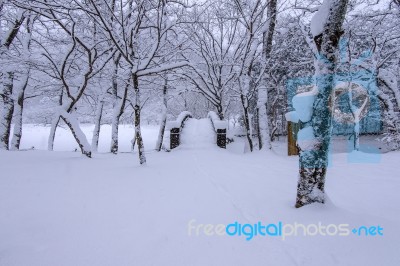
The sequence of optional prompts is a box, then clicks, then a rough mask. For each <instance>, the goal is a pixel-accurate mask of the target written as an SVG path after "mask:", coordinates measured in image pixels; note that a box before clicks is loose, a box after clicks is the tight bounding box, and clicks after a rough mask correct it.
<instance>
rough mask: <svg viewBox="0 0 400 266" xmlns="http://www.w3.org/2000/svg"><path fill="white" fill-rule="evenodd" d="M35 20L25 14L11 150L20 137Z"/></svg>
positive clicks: (15, 148)
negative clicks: (24, 31) (20, 71)
mask: <svg viewBox="0 0 400 266" xmlns="http://www.w3.org/2000/svg"><path fill="white" fill-rule="evenodd" d="M34 20H35V16H33V15H30V14H29V13H28V14H27V18H26V25H25V30H26V34H25V36H24V37H23V38H21V39H22V41H21V42H22V45H21V46H22V48H21V50H22V58H23V63H22V64H21V66H20V69H22V73H21V75H20V80H19V82H18V83H16V84H15V85H14V86H15V93H14V95H15V96H14V101H15V104H14V130H13V136H12V141H11V147H10V149H12V150H19V147H20V144H21V138H22V115H23V111H24V101H25V91H26V88H27V87H28V82H29V76H30V69H31V66H30V55H31V51H30V50H31V41H32V27H33V23H34Z"/></svg>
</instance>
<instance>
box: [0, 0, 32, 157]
mask: <svg viewBox="0 0 400 266" xmlns="http://www.w3.org/2000/svg"><path fill="white" fill-rule="evenodd" d="M1 8H2V11H3V12H4V11H5V10H9V11H8V15H9V16H7V17H6V18H5V19H6V20H7V23H6V24H8V25H9V27H8V29H7V30H6V33H5V34H1V36H2V39H0V59H1V75H2V82H1V84H0V85H1V91H0V95H1V98H2V101H3V104H2V108H1V111H0V149H3V150H8V149H9V148H10V147H9V139H10V131H11V122H12V118H13V113H14V99H13V90H14V82H15V80H14V78H15V70H16V65H15V56H16V55H15V53H13V52H12V49H11V45H12V43H13V42H14V41H15V39H16V37H17V35H18V32H19V30H20V28H21V25H22V24H23V23H24V21H25V18H26V17H25V13H24V10H22V9H16V10H14V11H15V12H10V9H13V7H10V6H7V7H6V6H5V4H4V3H2V6H1ZM3 9H4V10H3ZM12 14H15V16H12ZM10 16H11V17H10ZM1 19H2V20H3V17H1Z"/></svg>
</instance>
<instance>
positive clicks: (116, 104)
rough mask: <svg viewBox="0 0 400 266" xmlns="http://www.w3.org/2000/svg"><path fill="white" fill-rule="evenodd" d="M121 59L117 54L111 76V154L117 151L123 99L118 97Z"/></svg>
mask: <svg viewBox="0 0 400 266" xmlns="http://www.w3.org/2000/svg"><path fill="white" fill-rule="evenodd" d="M120 59H121V54H118V55H117V56H116V57H115V58H114V60H113V62H114V71H113V76H112V94H113V97H114V99H113V116H112V121H111V147H110V151H111V153H113V154H117V153H118V128H119V119H120V118H121V115H122V110H121V105H122V103H121V102H120V101H124V99H122V100H119V99H118V65H119V61H120Z"/></svg>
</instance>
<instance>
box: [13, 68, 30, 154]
mask: <svg viewBox="0 0 400 266" xmlns="http://www.w3.org/2000/svg"><path fill="white" fill-rule="evenodd" d="M28 80H29V71H28V72H27V73H25V77H24V81H23V84H22V87H21V88H19V91H18V95H17V99H16V100H17V102H16V105H14V132H13V137H12V141H11V147H10V148H11V150H19V147H20V145H21V138H22V115H23V111H24V98H25V90H26V87H27V86H28Z"/></svg>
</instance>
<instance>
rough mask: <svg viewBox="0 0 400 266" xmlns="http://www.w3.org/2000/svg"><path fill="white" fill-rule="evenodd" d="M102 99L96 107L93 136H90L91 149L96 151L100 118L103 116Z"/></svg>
mask: <svg viewBox="0 0 400 266" xmlns="http://www.w3.org/2000/svg"><path fill="white" fill-rule="evenodd" d="M103 107H104V99H101V100H100V102H99V104H98V106H97V108H96V117H95V122H94V129H93V137H92V151H93V152H97V150H98V148H99V138H100V128H101V118H102V116H103Z"/></svg>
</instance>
